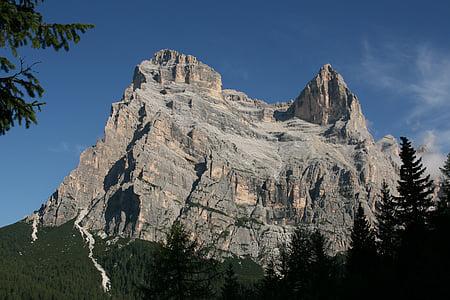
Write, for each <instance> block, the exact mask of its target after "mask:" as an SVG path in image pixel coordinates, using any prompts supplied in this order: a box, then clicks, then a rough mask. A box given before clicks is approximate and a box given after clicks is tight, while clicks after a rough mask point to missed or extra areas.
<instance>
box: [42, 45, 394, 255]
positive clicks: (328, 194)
mask: <svg viewBox="0 0 450 300" xmlns="http://www.w3.org/2000/svg"><path fill="white" fill-rule="evenodd" d="M383 149H385V148H383V146H380V144H376V143H375V142H374V141H373V139H372V137H371V136H370V134H369V133H368V131H367V129H366V127H365V121H364V117H363V115H362V113H361V109H360V105H359V102H358V100H357V98H356V96H354V95H353V94H352V93H351V92H350V91H349V90H348V88H347V87H346V85H345V83H344V82H343V80H342V77H341V76H340V75H339V74H337V73H336V72H335V71H333V70H332V69H331V67H330V66H329V65H326V66H325V67H323V68H322V69H321V70H320V73H319V74H318V75H317V76H316V77H315V78H314V79H313V80H312V81H311V82H310V83H309V84H308V85H307V86H306V88H305V90H304V91H303V92H302V93H301V94H300V96H299V97H298V98H297V99H296V100H295V102H293V103H284V104H277V105H270V104H267V103H266V102H264V101H261V100H255V99H251V98H250V97H248V96H247V95H245V94H244V93H241V92H238V91H234V90H222V87H221V78H220V75H219V74H218V73H217V72H215V71H214V70H213V69H212V68H210V67H208V66H207V65H205V64H203V63H201V62H199V61H198V60H197V59H196V58H195V57H193V56H190V55H184V54H181V53H178V52H176V51H173V50H161V51H159V52H157V53H156V54H155V55H154V57H153V58H152V59H151V60H148V61H144V62H142V63H141V64H140V65H139V66H137V67H136V70H135V74H134V78H133V82H132V84H131V85H130V86H129V87H128V88H127V89H126V91H125V93H124V96H123V99H122V100H121V101H120V102H117V103H114V104H113V105H112V112H111V116H110V117H109V119H108V121H107V124H106V127H105V136H104V138H103V139H102V140H100V141H98V142H97V144H96V145H95V146H92V147H90V148H88V149H86V150H85V151H84V152H83V153H82V154H81V157H80V164H79V166H78V167H77V168H76V169H75V170H74V171H72V172H71V173H70V174H69V175H68V176H67V177H66V178H65V179H64V181H63V183H61V185H60V186H59V188H58V189H57V191H56V192H55V193H54V194H53V195H52V196H51V197H50V198H49V199H48V201H47V202H46V203H45V204H44V205H43V206H42V208H41V209H40V210H39V218H40V222H41V223H42V224H43V225H45V226H58V225H61V224H63V223H65V222H67V221H69V220H72V219H74V218H76V217H77V216H78V215H79V213H80V211H83V212H84V213H85V217H84V218H83V219H82V220H80V226H83V228H88V229H90V230H91V231H92V232H97V233H99V234H101V235H102V236H103V235H105V234H107V235H120V236H126V237H131V238H142V239H147V240H152V241H157V240H161V239H162V238H164V236H165V232H166V231H167V229H168V227H169V226H170V225H171V224H172V223H173V221H174V220H176V219H179V220H181V221H182V222H183V223H184V224H185V225H186V226H187V227H188V229H190V230H191V231H192V232H193V233H194V235H195V236H196V237H198V239H200V241H202V242H205V243H207V244H212V245H214V247H215V248H216V249H217V250H218V251H219V253H224V254H225V255H226V254H229V253H234V254H236V255H249V256H251V257H253V258H255V259H264V257H266V256H267V254H268V253H269V252H271V251H273V250H274V249H276V248H277V246H278V244H279V243H281V242H283V241H285V240H286V238H287V237H288V235H289V234H290V232H291V231H292V229H293V228H294V226H296V225H298V224H304V225H305V226H309V227H311V228H318V229H319V230H321V231H322V232H323V233H324V234H325V235H326V236H327V237H328V238H329V239H330V242H331V243H330V251H333V252H335V251H339V250H343V249H345V248H346V247H347V246H348V237H349V232H350V228H351V226H352V222H353V215H354V211H355V207H357V205H358V202H361V203H363V205H364V207H365V208H366V210H367V213H368V214H369V215H371V211H372V209H373V207H374V202H375V200H376V197H377V194H378V191H379V188H380V185H381V181H382V180H383V179H386V180H387V181H388V183H391V184H392V185H393V184H394V183H395V180H396V178H397V175H396V171H395V164H394V163H393V162H392V159H391V156H392V155H391V154H392V153H391V152H389V153H387V152H386V151H384V150H383Z"/></svg>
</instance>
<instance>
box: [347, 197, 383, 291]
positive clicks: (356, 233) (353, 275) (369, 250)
mask: <svg viewBox="0 0 450 300" xmlns="http://www.w3.org/2000/svg"><path fill="white" fill-rule="evenodd" d="M347 256H348V257H347V290H348V293H349V297H350V298H355V297H356V296H357V295H360V294H361V293H366V292H367V291H369V290H370V289H371V286H372V285H373V284H374V278H373V277H374V268H375V266H376V259H377V255H376V247H375V235H374V232H373V230H372V228H371V226H370V223H369V221H368V220H367V218H366V215H365V213H364V209H363V207H362V205H361V203H359V206H358V209H357V212H356V215H355V218H354V221H353V229H352V232H351V243H350V249H349V250H348V253H347Z"/></svg>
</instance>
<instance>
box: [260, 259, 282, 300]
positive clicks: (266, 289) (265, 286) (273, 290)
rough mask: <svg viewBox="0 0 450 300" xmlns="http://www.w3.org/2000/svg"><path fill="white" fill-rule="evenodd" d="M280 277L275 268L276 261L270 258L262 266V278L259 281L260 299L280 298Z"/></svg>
mask: <svg viewBox="0 0 450 300" xmlns="http://www.w3.org/2000/svg"><path fill="white" fill-rule="evenodd" d="M280 280H281V277H280V275H279V271H278V270H277V263H276V262H275V260H274V258H271V259H270V260H269V262H268V263H267V266H266V267H265V268H264V278H263V280H262V282H261V285H260V289H259V295H260V297H261V298H262V299H282V297H280V296H281V295H282V294H283V293H282V289H281V286H280Z"/></svg>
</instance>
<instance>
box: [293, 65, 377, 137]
mask: <svg viewBox="0 0 450 300" xmlns="http://www.w3.org/2000/svg"><path fill="white" fill-rule="evenodd" d="M289 113H290V115H292V116H294V117H298V118H300V119H302V120H305V121H307V122H311V123H314V124H318V125H323V126H324V125H336V124H338V125H341V126H340V127H341V128H340V129H341V135H342V136H343V137H344V138H346V139H348V138H349V137H354V138H355V137H356V135H359V136H360V138H361V139H364V138H366V139H367V138H370V134H369V133H368V132H367V127H366V121H365V118H364V116H363V114H362V111H361V106H360V103H359V100H358V98H357V97H356V96H355V95H354V94H353V93H352V92H351V91H350V90H349V89H348V87H347V84H346V83H345V81H344V79H343V78H342V76H341V75H340V74H339V73H337V72H336V71H335V70H334V69H333V68H332V67H331V65H330V64H326V65H324V66H323V67H322V68H321V69H320V71H319V73H318V74H317V75H316V76H315V77H314V79H312V80H311V81H310V82H309V83H308V84H307V85H306V87H305V88H304V90H303V91H302V92H301V93H300V95H299V96H298V97H297V99H295V101H294V103H293V104H292V106H291V107H290V108H289ZM339 123H340V124H339ZM344 123H345V125H346V126H345V128H343V127H342V125H343V124H344Z"/></svg>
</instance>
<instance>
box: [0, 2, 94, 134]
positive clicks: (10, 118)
mask: <svg viewBox="0 0 450 300" xmlns="http://www.w3.org/2000/svg"><path fill="white" fill-rule="evenodd" d="M42 2H43V0H2V1H0V47H1V48H2V49H3V50H5V51H4V52H6V51H9V52H10V53H11V56H12V57H13V58H14V59H17V58H18V55H19V54H18V48H20V47H23V46H27V45H29V46H30V47H32V48H34V49H46V48H53V49H54V50H59V49H61V48H62V49H64V50H66V51H67V50H69V44H70V43H71V42H73V43H78V41H79V40H80V34H82V33H85V32H86V31H87V30H88V29H90V28H92V27H93V25H90V24H78V23H76V24H54V23H46V22H45V21H44V19H43V16H42V14H41V13H39V12H38V11H37V6H38V5H39V4H41V3H42ZM10 59H11V57H10V58H9V59H8V58H7V57H5V56H0V70H1V71H2V72H3V73H5V76H0V135H2V134H5V133H6V131H8V130H9V129H10V128H11V127H12V126H14V124H15V123H16V122H17V123H19V125H21V124H22V122H24V123H25V126H26V127H27V128H28V127H29V126H30V125H31V124H32V123H36V122H37V121H36V111H38V110H40V109H41V107H42V105H44V104H45V103H44V102H39V101H36V100H32V101H30V102H27V99H26V98H31V99H35V98H40V97H42V95H43V93H44V89H43V87H42V86H41V84H40V83H39V80H38V78H37V77H36V76H35V73H34V72H33V67H34V66H35V64H36V63H33V64H31V65H26V64H25V62H24V61H23V60H22V59H18V60H19V67H18V68H17V66H16V65H15V63H13V62H12V61H11V60H10Z"/></svg>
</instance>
